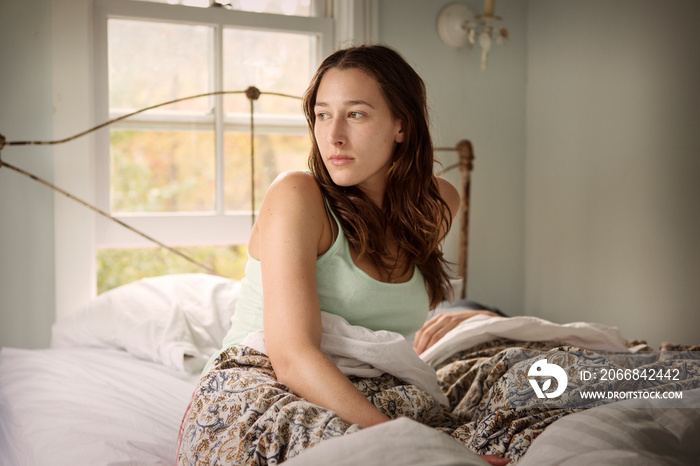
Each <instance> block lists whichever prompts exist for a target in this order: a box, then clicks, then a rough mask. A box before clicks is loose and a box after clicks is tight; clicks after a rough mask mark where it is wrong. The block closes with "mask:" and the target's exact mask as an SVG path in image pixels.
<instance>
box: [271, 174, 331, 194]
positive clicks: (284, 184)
mask: <svg viewBox="0 0 700 466" xmlns="http://www.w3.org/2000/svg"><path fill="white" fill-rule="evenodd" d="M267 195H268V196H270V195H272V196H275V197H277V196H279V197H282V198H283V199H284V196H292V197H294V198H297V197H301V198H302V199H305V200H314V199H315V200H321V201H322V200H323V195H322V194H321V188H319V186H318V183H316V179H315V178H314V177H313V175H312V174H311V173H309V172H305V171H299V170H289V171H285V172H282V173H280V174H279V175H278V176H277V178H275V179H274V181H273V182H272V183H271V184H270V187H269V188H268V190H267Z"/></svg>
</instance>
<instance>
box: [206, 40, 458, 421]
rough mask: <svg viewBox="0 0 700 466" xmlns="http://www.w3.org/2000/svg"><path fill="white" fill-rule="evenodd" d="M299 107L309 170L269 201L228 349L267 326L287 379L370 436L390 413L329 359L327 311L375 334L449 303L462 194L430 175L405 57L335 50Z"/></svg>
mask: <svg viewBox="0 0 700 466" xmlns="http://www.w3.org/2000/svg"><path fill="white" fill-rule="evenodd" d="M303 107H304V112H305V115H306V118H307V120H308V123H309V128H310V130H311V133H312V140H313V147H312V150H311V154H310V157H309V167H310V172H288V173H284V174H282V175H280V176H279V177H278V178H277V179H276V180H275V181H274V183H273V184H272V185H271V186H270V188H269V190H268V192H267V194H266V197H265V199H264V201H263V203H262V206H261V208H260V214H259V216H258V218H257V221H256V223H255V225H254V228H253V231H252V234H251V237H250V241H249V245H248V252H249V256H250V257H249V261H248V264H247V266H246V279H245V280H244V281H243V285H242V290H241V294H240V297H239V300H238V303H237V305H236V312H235V316H234V318H233V321H232V330H231V332H230V333H229V335H227V337H226V338H225V340H224V349H226V348H228V347H232V346H234V345H237V344H239V343H240V342H241V341H242V340H243V339H244V338H245V337H246V335H248V334H249V333H251V332H254V331H257V330H260V329H264V336H265V344H266V347H267V355H268V356H269V359H270V361H271V363H272V367H273V368H274V374H275V376H276V378H277V380H278V381H279V382H281V383H282V384H284V385H285V386H287V387H288V388H289V389H290V390H291V391H292V392H293V393H294V394H296V395H297V396H299V397H301V398H304V399H306V400H308V401H310V402H311V403H313V404H315V405H318V406H321V407H323V408H326V409H328V410H330V411H333V412H334V413H336V414H337V415H338V416H339V417H340V418H341V419H343V420H344V421H345V422H347V423H348V424H358V425H359V426H362V427H369V426H372V425H376V424H379V423H382V422H385V421H388V420H389V418H388V417H387V416H386V415H385V414H383V413H382V412H381V411H379V410H378V409H377V408H375V407H374V405H372V403H370V402H369V401H368V399H367V398H365V396H364V395H363V394H362V393H361V392H360V391H359V390H358V389H357V388H356V387H355V386H354V385H353V384H352V383H351V382H350V380H349V379H348V378H347V377H346V376H345V375H343V373H342V372H341V371H340V370H339V369H338V368H337V367H336V366H335V365H334V364H333V362H331V360H330V359H329V358H328V357H326V356H325V355H324V354H323V353H322V352H321V350H320V344H321V334H322V326H321V311H326V312H329V313H333V314H337V315H340V316H341V317H343V318H345V319H346V320H347V321H348V322H349V323H351V324H353V325H360V326H364V327H367V328H369V329H372V330H391V331H395V332H399V333H402V334H404V335H409V334H412V333H414V332H416V331H417V330H419V329H420V328H421V326H422V325H423V324H424V323H425V319H426V316H427V314H428V311H429V309H430V308H431V307H435V306H436V305H437V304H438V303H440V302H441V301H442V300H444V299H445V298H448V297H449V290H450V287H449V286H450V285H449V280H448V278H449V277H448V270H447V267H446V262H445V260H444V259H443V255H442V252H441V250H440V244H441V241H442V239H443V238H444V237H445V235H446V233H447V231H448V230H449V228H450V224H451V222H452V219H453V218H454V216H455V214H456V213H457V210H458V206H459V195H458V193H457V191H456V190H455V188H454V187H453V186H452V185H450V184H449V183H448V182H446V181H444V180H442V179H439V178H437V177H435V176H434V175H433V168H434V163H435V161H434V158H433V149H432V141H431V137H430V132H429V127H428V111H427V104H426V93H425V85H424V83H423V81H422V80H421V78H420V77H419V76H418V75H417V74H416V72H415V71H414V70H413V69H412V68H411V67H410V66H409V65H408V64H407V63H406V62H405V61H404V60H403V58H401V56H400V55H399V54H397V53H396V52H395V51H393V50H391V49H389V48H387V47H383V46H360V47H354V48H350V49H345V50H340V51H337V52H335V53H333V54H332V55H330V56H329V57H328V58H327V59H326V60H325V61H324V62H323V63H322V65H321V66H320V68H319V69H318V71H317V72H316V75H315V76H314V78H313V80H312V82H311V84H310V86H309V88H308V90H307V91H306V94H305V96H304V101H303ZM209 367H211V365H210V366H209ZM208 369H209V368H207V369H205V372H206V371H208ZM215 370H217V368H216V367H214V368H213V369H212V371H215ZM194 403H198V401H197V399H196V398H195V401H194Z"/></svg>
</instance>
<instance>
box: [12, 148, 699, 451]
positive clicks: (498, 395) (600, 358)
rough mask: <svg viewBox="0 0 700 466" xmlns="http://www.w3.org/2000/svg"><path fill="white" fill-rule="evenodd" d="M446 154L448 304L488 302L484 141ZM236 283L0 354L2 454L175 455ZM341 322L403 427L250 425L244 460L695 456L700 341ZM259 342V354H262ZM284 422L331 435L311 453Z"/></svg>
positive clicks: (362, 367)
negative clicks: (478, 165)
mask: <svg viewBox="0 0 700 466" xmlns="http://www.w3.org/2000/svg"><path fill="white" fill-rule="evenodd" d="M3 144H4V143H3ZM1 146H2V144H0V147H1ZM449 150H455V151H456V152H457V154H458V159H459V162H458V163H457V164H455V166H454V167H447V169H450V168H459V169H460V171H461V173H462V183H461V188H462V197H463V204H462V211H463V215H462V217H461V223H460V225H459V229H460V234H459V242H460V247H459V273H460V276H461V277H462V279H460V280H458V281H455V283H454V287H455V298H454V299H453V300H452V301H450V302H445V303H443V304H442V305H441V306H440V307H439V308H438V309H437V310H436V311H435V312H437V313H446V312H453V311H457V310H463V309H474V308H488V307H489V306H485V305H483V304H479V303H474V302H471V301H467V300H466V296H467V289H466V275H467V269H466V264H467V250H468V220H469V215H468V213H469V194H470V193H469V185H470V174H471V171H472V168H473V149H472V146H471V143H469V142H468V141H462V142H460V143H459V144H457V146H456V148H449ZM239 289H240V282H238V281H236V280H233V279H229V278H225V277H220V276H216V275H211V274H205V273H194V274H178V275H166V276H160V277H152V278H146V279H142V280H139V281H137V282H133V283H130V284H127V285H124V286H121V287H119V288H116V289H113V290H110V291H108V292H106V293H104V294H102V295H100V296H98V297H97V298H95V299H94V300H92V301H91V302H90V303H88V304H87V305H86V306H85V307H84V308H83V309H81V310H80V311H79V312H76V313H75V314H74V315H73V316H71V317H70V318H66V319H63V320H61V321H59V322H57V323H56V324H55V325H54V327H53V333H52V344H51V347H50V348H48V349H41V350H22V349H15V348H3V349H2V350H1V352H0V464H2V465H47V464H51V465H76V464H89V465H99V464H105V465H106V464H124V465H126V464H134V465H135V464H173V463H174V462H175V461H176V455H177V442H178V435H179V434H181V432H179V429H180V425H181V421H182V418H183V415H184V414H185V412H186V410H187V408H188V404H189V402H190V399H191V395H192V393H193V390H194V389H195V387H196V385H197V383H198V381H199V379H200V376H201V374H200V372H201V370H202V368H203V367H204V365H205V363H206V361H207V360H208V359H209V358H210V356H211V355H213V354H216V353H218V352H219V351H220V343H221V340H222V339H223V337H224V335H225V334H226V332H227V331H228V329H229V326H230V320H231V316H232V315H233V310H234V308H235V303H236V299H237V296H238V291H239ZM494 310H495V309H494ZM499 312H500V311H499ZM506 312H507V310H506ZM340 324H341V325H340V328H339V327H333V328H330V327H329V330H328V331H327V332H326V327H325V321H324V341H327V342H329V347H330V346H333V344H334V343H333V342H336V343H337V342H340V343H337V344H335V346H334V348H336V349H337V348H343V347H347V345H346V343H347V342H348V341H350V343H349V344H350V345H351V347H352V345H354V344H355V342H356V341H360V342H361V343H362V344H363V345H368V344H369V345H375V346H372V348H373V350H372V351H370V352H369V353H371V354H372V355H373V356H371V357H370V359H371V358H372V357H374V358H375V359H373V360H369V361H368V360H362V361H359V364H358V363H357V362H356V361H352V364H349V366H352V368H351V371H354V372H351V373H350V374H351V375H349V377H352V380H353V381H354V382H356V384H359V385H361V386H362V387H364V388H365V389H367V390H369V391H370V392H371V393H372V396H373V397H374V399H375V400H376V403H377V404H378V405H380V407H383V408H384V409H385V411H386V412H389V413H391V416H390V417H392V418H394V420H392V421H391V422H388V423H385V424H382V425H379V426H376V427H372V428H369V429H364V430H361V429H359V428H357V427H356V426H354V427H353V426H342V428H334V429H330V428H328V427H327V425H331V424H333V425H337V424H334V422H335V421H333V422H329V423H327V425H325V424H324V427H321V428H317V427H310V428H306V427H304V426H302V427H299V426H300V424H299V423H297V421H298V420H299V418H298V417H294V415H293V416H291V417H290V418H289V419H284V420H282V422H284V424H283V425H282V427H280V425H279V424H277V425H275V426H274V427H271V428H268V427H267V426H265V425H264V424H263V423H262V422H261V423H258V424H257V425H255V427H254V431H257V432H264V433H265V434H266V438H267V439H271V440H270V441H269V442H268V443H267V444H266V445H265V446H264V448H262V449H261V448H260V446H259V445H255V448H257V450H255V451H253V452H251V455H250V457H249V458H248V459H247V460H246V461H245V462H246V463H253V464H263V463H266V462H267V463H269V464H274V463H277V462H284V463H287V464H290V465H327V464H336V465H350V464H353V465H355V464H366V465H386V464H401V465H424V464H430V465H483V464H486V463H485V462H484V460H483V459H482V458H481V457H479V456H477V454H479V455H496V456H505V457H508V458H511V460H512V462H511V464H519V465H534V464H537V465H542V464H545V465H546V464H562V463H566V464H586V465H589V464H635V465H644V464H649V465H652V464H673V465H676V464H677V465H683V464H697V463H698V461H699V460H700V444H698V443H697V439H698V438H700V358H699V357H698V350H700V347H687V346H686V347H681V346H676V345H665V346H664V347H662V348H658V349H655V348H654V349H653V348H649V347H648V346H646V344H645V343H644V342H642V341H639V340H628V339H627V338H625V336H623V335H621V334H620V332H619V331H618V329H616V328H613V327H608V326H605V325H601V324H597V323H590V322H574V323H569V324H557V323H553V322H548V321H545V320H542V319H538V318H534V317H531V316H513V317H505V316H478V317H474V318H472V319H468V320H467V321H465V322H463V323H462V324H460V325H459V326H458V327H457V328H455V329H454V330H452V331H451V332H449V333H448V334H447V335H445V336H444V337H443V338H442V339H441V340H440V341H439V342H438V343H437V344H436V345H435V346H433V347H432V348H430V349H429V350H428V351H426V352H425V353H423V354H422V355H421V356H420V358H419V357H418V356H417V355H415V353H412V355H410V356H409V353H411V346H410V342H408V341H406V340H405V339H403V338H401V339H397V337H396V335H395V334H394V335H384V334H381V335H377V334H376V332H369V333H368V332H363V331H361V329H353V328H350V327H351V326H350V327H348V326H347V325H344V324H342V322H341V323H340ZM358 330H360V331H359V332H358ZM365 330H366V329H365ZM385 333H390V332H385ZM249 345H250V348H252V350H251V352H250V354H253V356H256V357H257V356H258V354H259V351H264V349H261V348H258V347H257V346H256V343H255V342H254V341H251V342H250V343H249ZM329 351H331V350H329ZM333 351H335V350H333ZM250 354H247V355H246V356H250ZM377 355H380V356H381V358H379V359H381V360H379V359H377V358H376V357H377ZM391 355H395V356H396V357H395V358H394V359H391V358H390V356H391ZM347 356H348V355H347V354H339V356H338V361H341V362H343V361H347V360H348V358H347ZM406 360H409V361H410V362H409V364H407V367H402V368H398V366H399V365H401V363H402V361H406ZM341 362H339V363H338V364H339V365H340V364H341ZM538 371H540V372H538ZM584 392H585V393H587V394H588V395H586V396H584V395H582V393H584ZM591 393H593V394H594V395H591ZM596 394H597V395H596ZM601 394H602V395H601ZM285 396H291V394H285ZM295 403H300V404H297V405H296V406H297V407H299V406H302V407H303V406H306V407H307V408H308V405H304V400H296V401H295ZM307 403H308V402H307ZM275 409H276V407H275ZM270 411H272V409H270ZM295 412H296V415H299V413H302V414H303V413H305V412H306V411H305V410H304V409H302V410H298V409H297V410H296V411H295ZM293 414H294V413H293ZM324 415H327V413H326V414H324ZM331 417H332V416H331ZM275 422H280V421H279V417H278V418H276V419H275ZM251 428H252V427H251ZM256 429H257V430H256ZM266 429H267V430H266ZM274 429H278V430H279V431H285V430H290V429H291V430H295V429H296V431H299V429H301V430H300V432H301V433H302V434H303V435H302V437H304V438H305V439H308V438H316V437H318V438H323V440H322V441H319V442H312V443H313V446H310V445H309V444H307V443H306V441H296V440H294V439H295V438H296V437H294V438H292V440H289V439H290V437H288V436H287V437H285V436H283V435H279V436H278V434H277V433H276V432H273V430H274ZM268 434H269V435H268ZM242 463H243V462H240V463H239V462H233V464H242Z"/></svg>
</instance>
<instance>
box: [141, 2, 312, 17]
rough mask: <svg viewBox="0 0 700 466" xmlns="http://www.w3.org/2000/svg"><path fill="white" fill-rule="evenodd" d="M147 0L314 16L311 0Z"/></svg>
mask: <svg viewBox="0 0 700 466" xmlns="http://www.w3.org/2000/svg"><path fill="white" fill-rule="evenodd" d="M142 1H146V2H156V3H169V4H171V5H185V6H198V7H205V8H206V7H208V6H209V5H210V4H211V3H217V4H219V5H222V6H223V7H225V8H232V9H234V10H243V11H253V12H256V13H276V14H281V15H295V16H312V12H311V0H142Z"/></svg>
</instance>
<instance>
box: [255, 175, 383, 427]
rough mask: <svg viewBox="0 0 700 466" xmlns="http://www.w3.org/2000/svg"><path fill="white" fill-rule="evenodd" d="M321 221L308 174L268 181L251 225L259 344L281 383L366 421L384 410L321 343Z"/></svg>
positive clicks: (318, 199) (374, 419) (323, 223)
mask: <svg viewBox="0 0 700 466" xmlns="http://www.w3.org/2000/svg"><path fill="white" fill-rule="evenodd" d="M327 228H328V220H327V216H326V212H325V208H324V204H323V198H322V196H321V192H320V190H319V188H318V186H317V185H316V182H315V181H314V180H313V178H311V177H310V176H309V175H308V174H305V173H290V174H286V175H284V176H282V177H281V178H280V179H278V180H277V181H276V182H275V183H273V185H272V186H271V187H270V189H269V191H268V194H267V195H266V197H265V200H264V202H263V204H262V206H261V209H260V215H259V217H258V220H257V223H256V232H255V234H256V238H255V240H256V241H255V243H256V249H257V251H256V252H257V253H258V255H259V258H260V261H261V267H262V280H263V293H264V296H263V303H264V304H263V306H264V309H263V325H264V331H265V344H266V346H267V350H268V354H269V357H270V360H271V361H272V366H273V367H274V369H275V373H276V374H277V378H278V380H279V381H280V382H281V383H283V384H285V385H287V386H288V387H289V388H290V389H291V390H292V391H293V392H294V393H295V394H297V395H298V396H300V397H303V398H305V399H307V400H309V401H311V402H312V403H314V404H317V405H319V406H322V407H325V408H327V409H330V410H332V411H334V412H335V413H336V414H338V415H339V416H340V417H341V418H342V419H343V420H345V421H346V422H348V423H351V424H359V425H361V426H363V427H367V426H371V425H374V424H378V423H381V422H385V421H387V420H388V418H387V417H386V416H385V415H384V414H382V413H381V412H380V411H379V410H378V409H377V408H375V407H374V406H373V405H372V404H371V403H370V402H369V401H368V400H367V399H366V398H365V397H364V395H362V393H360V391H359V390H357V388H356V387H355V386H354V385H353V384H352V383H351V382H350V381H349V380H348V379H347V377H345V375H343V373H342V372H341V371H340V370H339V369H338V368H337V367H336V366H335V364H333V362H331V361H330V359H328V358H327V357H326V356H325V355H324V354H323V353H322V352H321V350H320V345H321V334H322V326H321V312H320V305H319V301H318V295H317V291H316V258H317V255H318V254H319V248H320V242H321V240H322V238H324V231H326V233H327ZM324 229H325V230H324Z"/></svg>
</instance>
